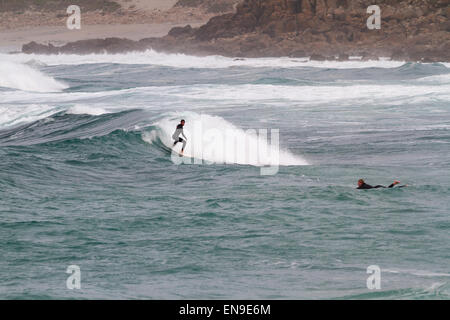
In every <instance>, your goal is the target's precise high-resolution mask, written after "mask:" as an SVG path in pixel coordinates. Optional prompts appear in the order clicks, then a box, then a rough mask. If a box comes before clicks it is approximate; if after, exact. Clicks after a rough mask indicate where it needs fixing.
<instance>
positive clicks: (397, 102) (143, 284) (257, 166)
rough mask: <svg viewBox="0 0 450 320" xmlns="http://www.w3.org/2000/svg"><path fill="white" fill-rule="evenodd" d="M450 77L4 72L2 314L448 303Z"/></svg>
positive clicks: (105, 59) (4, 66)
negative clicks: (130, 305)
mask: <svg viewBox="0 0 450 320" xmlns="http://www.w3.org/2000/svg"><path fill="white" fill-rule="evenodd" d="M449 68H450V65H449V64H444V63H434V64H416V63H404V62H395V61H394V62H393V61H372V62H360V61H350V62H311V61H307V60H306V59H290V58H271V59H231V58H224V57H218V56H211V57H191V56H184V55H167V54H161V53H157V52H153V51H148V52H145V53H132V54H125V55H107V54H105V55H87V56H76V55H60V56H40V55H23V54H15V55H12V54H0V160H1V161H0V257H1V259H0V299H72V298H75V299H449V298H450V268H449V265H450V264H449V262H450V237H449V234H450V219H449V208H450V201H449V200H450V198H449V194H450V179H449V178H450V158H449V155H450V69H449ZM181 118H184V119H186V121H187V123H186V127H185V131H186V133H187V136H188V144H187V149H186V154H187V155H188V156H189V157H185V158H180V157H178V156H177V154H171V152H170V147H171V140H170V136H171V134H172V132H173V131H174V129H175V126H176V125H177V123H178V122H179V120H180V119H181ZM198 128H200V129H201V131H200V134H197V133H198V132H197V131H196V130H197V129H198ZM264 129H265V130H267V132H268V133H269V134H268V136H267V139H263V138H261V137H262V133H263V132H264V131H259V130H264ZM277 130H278V131H277ZM273 132H278V137H279V139H278V140H277V139H276V136H273V135H271V134H272V133H273ZM228 138H230V139H234V140H232V145H231V148H228V147H229V146H228V147H227V145H226V142H224V141H228V140H227V139H228ZM277 141H278V143H279V144H278V145H277V144H276V143H277ZM233 147H234V148H233ZM255 148H256V149H255ZM259 150H265V151H266V152H265V153H263V154H262V156H261V157H260V153H259ZM256 154H257V155H258V158H257V159H256V160H255V159H254V158H252V156H254V155H256ZM274 157H275V158H274ZM181 159H183V160H184V161H185V162H190V163H182V164H179V163H177V161H176V160H181ZM274 159H276V160H277V161H275V160H274ZM275 163H279V164H280V165H279V167H278V169H277V171H276V172H274V173H275V174H271V175H262V174H261V173H262V169H264V168H268V167H267V166H268V165H271V166H272V167H273V166H274V164H275ZM359 178H364V179H365V180H366V182H368V183H369V184H384V185H388V184H390V183H391V182H392V181H393V180H394V179H398V180H400V181H402V183H403V184H407V185H408V187H407V188H395V189H378V190H373V191H359V190H355V187H356V182H357V180H358V179H359ZM70 265H77V266H79V267H80V270H81V289H79V290H77V289H74V290H69V289H68V288H67V287H66V280H67V278H68V277H69V274H67V273H66V270H67V268H68V266H70ZM371 265H377V266H379V267H380V269H381V289H379V290H369V289H368V288H367V278H368V277H369V276H370V274H368V273H367V268H368V266H371Z"/></svg>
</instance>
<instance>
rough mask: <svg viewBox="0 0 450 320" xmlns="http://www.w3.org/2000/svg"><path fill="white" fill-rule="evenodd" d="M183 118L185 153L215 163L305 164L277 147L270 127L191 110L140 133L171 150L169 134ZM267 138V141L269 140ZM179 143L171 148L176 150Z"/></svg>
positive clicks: (170, 134) (258, 164) (178, 148)
mask: <svg viewBox="0 0 450 320" xmlns="http://www.w3.org/2000/svg"><path fill="white" fill-rule="evenodd" d="M181 118H183V119H185V120H186V126H185V130H184V131H185V134H186V136H187V138H188V141H187V145H186V150H185V152H184V154H185V156H187V157H190V158H193V159H197V160H202V161H205V162H206V163H211V164H212V163H215V164H240V165H252V166H278V165H280V166H301V165H308V163H307V161H305V160H304V159H303V158H301V157H299V156H297V155H294V154H292V153H290V152H289V151H286V150H280V149H279V146H278V144H277V142H278V141H274V137H275V138H276V137H278V136H277V135H276V134H275V135H274V134H273V132H271V130H267V132H265V133H266V134H262V131H260V130H246V131H245V130H243V129H240V128H238V127H236V126H235V125H233V124H232V123H230V122H228V121H226V120H225V119H223V118H221V117H218V116H211V115H207V114H197V113H193V112H189V113H186V114H184V115H173V116H168V117H166V118H164V119H162V120H160V121H159V122H158V123H156V128H157V129H155V130H153V131H151V132H148V133H146V134H144V135H143V139H144V141H146V142H148V143H150V144H156V145H158V143H160V144H162V145H163V147H164V149H166V150H172V148H173V139H172V134H173V132H174V131H175V128H176V125H177V123H178V122H179V120H180V119H181ZM269 141H270V143H269ZM180 149H181V143H179V144H178V145H177V146H176V147H175V148H174V151H176V152H179V151H180Z"/></svg>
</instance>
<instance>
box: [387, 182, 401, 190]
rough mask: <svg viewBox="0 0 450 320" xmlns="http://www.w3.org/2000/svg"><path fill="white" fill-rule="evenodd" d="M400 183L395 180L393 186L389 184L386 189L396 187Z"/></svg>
mask: <svg viewBox="0 0 450 320" xmlns="http://www.w3.org/2000/svg"><path fill="white" fill-rule="evenodd" d="M399 183H400V181H397V180H395V181H394V183H393V184H391V185H390V186H389V187H388V188H393V187H395V186H396V185H398V184H399Z"/></svg>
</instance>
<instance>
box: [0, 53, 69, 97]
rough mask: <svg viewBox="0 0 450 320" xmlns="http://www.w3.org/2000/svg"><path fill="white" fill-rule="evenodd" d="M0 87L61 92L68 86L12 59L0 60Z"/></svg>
mask: <svg viewBox="0 0 450 320" xmlns="http://www.w3.org/2000/svg"><path fill="white" fill-rule="evenodd" d="M2 60H3V59H2ZM0 87H4V88H11V89H18V90H23V91H35V92H60V91H62V90H64V89H66V88H67V86H66V85H65V84H63V83H61V82H59V81H56V80H55V79H53V78H52V77H49V76H47V75H45V74H43V73H42V72H40V71H38V70H35V69H33V68H32V67H30V66H28V65H25V64H21V63H17V62H12V61H0Z"/></svg>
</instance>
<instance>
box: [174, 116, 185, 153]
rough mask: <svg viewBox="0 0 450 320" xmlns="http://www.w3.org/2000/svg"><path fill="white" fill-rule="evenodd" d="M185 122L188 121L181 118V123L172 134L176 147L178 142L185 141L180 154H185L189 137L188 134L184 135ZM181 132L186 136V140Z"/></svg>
mask: <svg viewBox="0 0 450 320" xmlns="http://www.w3.org/2000/svg"><path fill="white" fill-rule="evenodd" d="M185 123H186V121H184V120H181V122H180V124H179V125H177V129H176V130H175V132H174V133H173V135H172V139H173V140H175V142H174V143H173V146H174V147H175V146H176V144H177V143H178V142H181V143H183V147H182V148H181V153H180V156H181V155H183V152H184V148H185V147H186V141H187V138H186V136H185V135H184V132H183V127H184V124H185ZM180 134H181V135H182V136H183V137H184V139H185V140H183V138H180Z"/></svg>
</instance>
